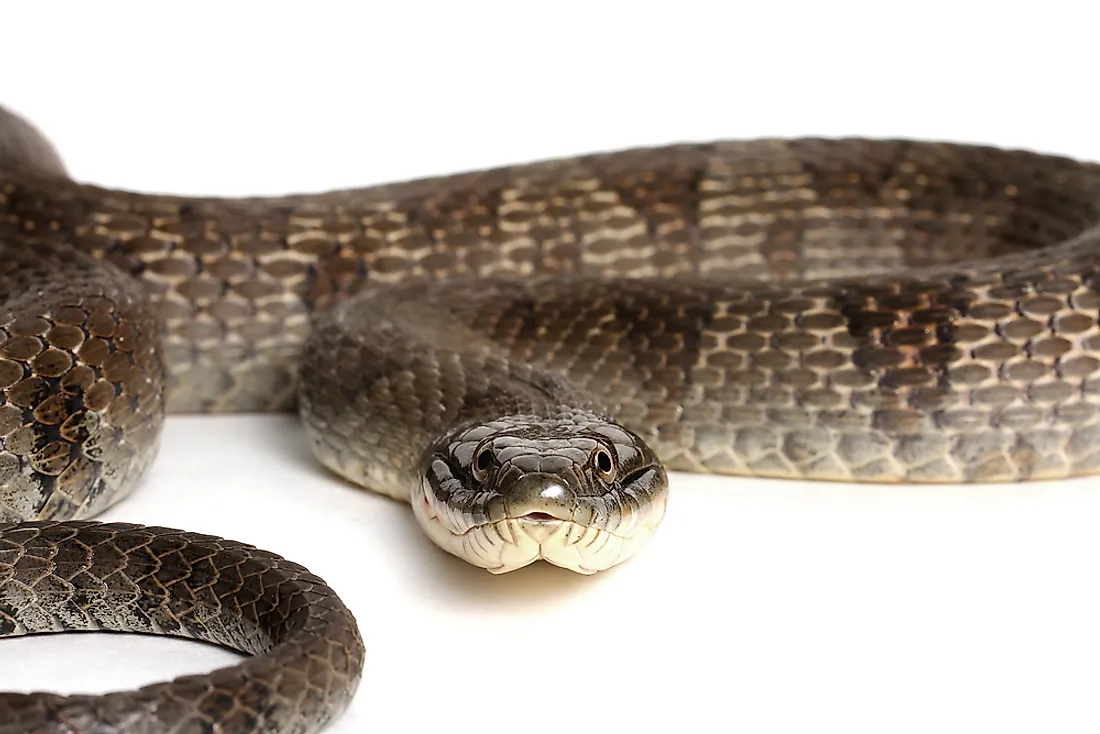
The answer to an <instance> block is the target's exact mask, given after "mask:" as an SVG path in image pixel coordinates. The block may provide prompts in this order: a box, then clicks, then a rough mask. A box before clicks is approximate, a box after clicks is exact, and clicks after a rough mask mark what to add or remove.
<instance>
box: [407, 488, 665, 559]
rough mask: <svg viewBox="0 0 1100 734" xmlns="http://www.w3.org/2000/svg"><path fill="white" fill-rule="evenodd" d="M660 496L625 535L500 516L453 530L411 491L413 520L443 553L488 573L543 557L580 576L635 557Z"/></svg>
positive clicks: (659, 509) (656, 517) (656, 520)
mask: <svg viewBox="0 0 1100 734" xmlns="http://www.w3.org/2000/svg"><path fill="white" fill-rule="evenodd" d="M666 499H667V497H666V496H662V497H661V499H660V501H659V502H658V503H657V506H655V507H654V508H653V509H652V510H651V511H650V512H649V513H647V516H646V518H645V520H644V521H642V520H641V519H639V521H637V522H635V523H633V524H632V525H631V526H629V530H630V534H629V535H619V534H616V533H612V532H609V531H607V530H599V529H597V528H593V527H589V526H585V525H580V524H578V523H575V522H571V521H567V520H549V521H537V520H528V519H511V518H509V519H505V520H501V521H499V522H495V523H486V524H485V525H479V526H477V527H474V528H471V529H469V530H467V531H465V532H456V531H455V530H454V529H453V527H454V524H453V523H448V522H447V520H446V519H445V517H444V516H445V515H446V514H447V510H446V509H445V508H438V507H434V506H433V503H431V502H430V501H429V500H428V499H427V498H426V496H425V493H424V491H423V490H422V489H417V490H414V491H413V496H412V507H413V514H415V515H416V519H417V522H419V523H420V527H422V528H423V529H424V532H425V533H427V535H428V537H429V538H431V539H432V542H433V543H435V544H436V545H438V546H439V547H440V548H442V549H443V550H445V551H447V552H448V553H450V554H452V555H455V556H458V557H459V558H461V559H462V560H464V561H466V562H467V563H470V564H472V565H474V566H477V567H479V568H484V569H486V570H488V571H489V572H490V573H496V574H501V573H508V572H509V571H515V570H516V569H518V568H523V567H524V566H529V565H531V564H532V563H534V562H535V561H539V560H543V561H547V562H549V563H552V564H554V565H555V566H561V567H562V568H567V569H569V570H570V571H575V572H577V573H581V574H586V575H588V574H594V573H597V572H599V571H604V570H606V569H608V568H611V567H612V566H615V565H617V564H619V563H622V562H623V561H625V560H627V559H628V558H631V557H632V556H634V555H636V554H637V553H638V552H639V551H641V550H642V548H643V547H644V546H645V545H646V543H648V542H649V540H650V538H652V537H653V533H654V532H655V531H656V530H657V526H658V525H659V524H660V522H661V519H662V518H663V517H664V514H665V502H666Z"/></svg>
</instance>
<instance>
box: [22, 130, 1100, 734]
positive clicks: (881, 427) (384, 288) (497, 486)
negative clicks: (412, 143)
mask: <svg viewBox="0 0 1100 734" xmlns="http://www.w3.org/2000/svg"><path fill="white" fill-rule="evenodd" d="M1098 222H1100V167H1098V166H1096V165H1094V164H1089V163H1084V162H1078V161H1074V160H1070V159H1066V158H1059V157H1053V156H1046V155H1040V154H1037V153H1033V152H1026V151H1009V150H1001V149H995V148H991V147H983V146H976V145H961V144H947V143H933V142H918V141H903V140H865V139H844V140H826V139H798V140H777V139H768V140H752V141H725V142H715V143H706V144H682V145H672V146H666V147H661V148H648V149H634V150H624V151H617V152H611V153H601V154H594V155H586V156H581V157H576V158H572V159H561V160H553V161H544V162H540V163H533V164H526V165H519V166H511V167H506V168H498V169H492V170H484V171H477V172H473V173H466V174H460V175H451V176H445V177H439V178H434V179H431V180H417V181H410V182H404V183H398V184H392V185H384V186H375V187H372V188H367V189H361V190H355V191H350V190H349V191H334V192H328V193H321V194H312V195H299V196H285V197H275V198H254V199H232V200H230V199H216V198H183V197H174V196H164V195H148V194H138V193H131V192H125V191H115V190H105V189H103V188H98V187H95V186H89V185H84V184H81V183H77V182H74V181H72V180H70V179H69V177H68V176H67V175H66V173H65V169H64V166H63V165H62V163H61V161H60V158H59V157H58V156H57V154H56V153H55V151H54V149H53V148H52V146H51V145H50V144H49V143H48V142H46V140H45V138H43V137H42V136H41V135H40V134H39V133H38V132H37V131H36V130H35V129H34V128H33V127H32V126H31V125H30V124H29V123H27V122H25V121H24V120H22V119H21V118H19V117H17V116H15V115H14V114H11V113H8V112H0V523H3V524H0V636H4V635H19V634H30V633H39V632H52V631H64V630H70V629H72V630H81V629H108V630H119V631H138V632H155V633H160V634H171V635H180V636H187V637H194V638H198V639H203V640H209V641H213V642H216V643H219V644H222V645H227V646H230V647H233V648H235V649H238V650H241V651H243V652H245V653H248V654H249V655H251V656H252V657H249V658H248V659H247V660H246V661H245V662H243V663H242V664H241V665H237V666H233V667H230V668H226V669H224V670H219V671H216V672H214V673H212V674H210V675H209V676H192V677H187V678H181V679H178V680H175V681H171V682H168V683H163V684H157V685H153V686H149V687H146V688H143V689H141V690H139V691H135V692H119V693H112V694H108V695H105V696H58V695H53V694H39V693H35V694H0V732H27V731H35V732H82V733H84V734H91V733H99V732H118V731H126V732H130V731H133V732H213V731H219V732H225V733H226V734H241V733H242V732H276V731H278V732H283V731H293V732H312V731H317V730H318V729H320V728H322V727H323V726H324V725H325V724H326V723H327V722H328V721H330V720H331V719H332V718H333V717H335V716H337V715H338V714H339V713H340V712H341V711H342V710H343V709H344V708H345V707H346V705H347V703H348V700H349V699H350V697H351V696H352V695H353V694H354V691H355V688H356V685H357V682H358V680H359V675H360V671H361V668H362V664H363V644H362V640H361V638H360V634H359V631H358V628H357V626H356V623H355V620H354V619H353V617H352V615H351V613H350V612H349V611H348V610H347V609H346V608H345V607H344V605H343V604H342V603H341V602H340V600H339V598H338V597H337V596H336V594H335V593H334V592H333V591H332V590H331V589H330V588H329V587H328V586H327V585H325V584H324V582H323V581H322V580H321V579H319V578H317V577H316V576H314V575H312V574H310V573H309V572H308V571H307V570H305V569H303V568H301V567H300V566H297V565H295V564H293V563H290V562H288V561H286V560H284V559H281V558H279V557H277V556H274V555H272V554H270V553H266V552H264V551H261V550H258V549H255V548H253V547H251V546H246V545H243V544H241V543H235V542H231V541H225V540H220V539H217V538H212V537H209V536H202V535H197V534H193V533H187V532H183V531H179V530H172V529H167V528H147V527H142V526H134V525H123V524H117V523H115V524H102V523H97V522H95V521H91V520H88V519H87V518H91V517H94V516H95V515H97V514H98V513H100V512H102V511H103V510H104V509H106V508H107V507H109V506H111V505H112V504H113V503H115V502H117V501H119V500H120V499H122V498H124V497H125V496H126V495H127V493H129V492H130V491H131V490H132V489H133V488H134V486H135V484H136V482H137V481H138V479H139V478H140V476H141V475H142V472H143V471H144V469H145V468H146V467H147V466H148V465H149V463H150V461H151V460H152V458H153V456H154V453H155V450H156V444H157V439H158V436H159V434H160V430H161V424H162V421H163V418H164V415H165V413H166V412H229V411H287V410H294V409H297V410H298V411H299V413H300V414H301V416H302V418H303V421H304V424H305V426H306V431H307V435H308V437H309V440H310V442H311V444H312V448H313V450H314V453H315V454H316V455H317V457H318V458H319V460H320V461H321V462H322V463H323V464H324V465H325V466H327V467H328V468H329V469H331V470H332V471H334V472H336V473H337V474H339V475H341V476H344V477H346V478H348V479H350V480H351V481H353V482H355V483H358V484H361V485H363V486H365V487H367V488H369V489H371V490H374V491H377V492H381V493H383V494H387V495H390V496H392V497H395V498H397V499H400V500H404V501H408V502H410V503H411V505H412V509H413V511H414V512H415V513H416V516H417V519H418V521H419V522H420V523H421V525H422V526H423V527H424V529H425V531H426V532H427V534H428V535H429V537H430V538H431V539H432V540H433V541H434V542H436V543H437V544H438V545H440V546H441V547H442V548H444V549H445V550H447V551H448V552H450V553H452V554H454V555H457V556H460V557H462V558H464V559H465V560H467V561H469V562H470V563H473V564H475V565H479V566H482V567H485V568H488V569H489V570H491V571H495V572H504V571H508V570H511V569H513V568H518V567H521V566H524V565H527V564H529V563H531V562H533V561H536V560H538V559H546V560H548V561H550V562H552V563H555V564H558V565H561V566H565V567H567V568H571V569H573V570H575V571H578V572H581V573H592V572H595V571H599V570H601V569H603V568H607V567H610V566H613V565H615V564H617V563H619V562H621V561H623V560H625V559H626V558H628V557H630V556H632V555H633V554H634V553H636V552H638V551H639V550H640V549H641V548H642V547H643V546H644V545H645V542H646V540H648V538H649V536H650V535H651V534H652V532H653V530H654V529H655V528H656V526H657V524H658V523H659V522H660V520H661V517H662V516H663V513H664V508H665V503H666V501H667V496H668V491H667V485H668V479H667V475H666V470H683V471H692V472H712V473H722V474H731V475H754V476H765V477H790V478H805V479H815V480H843V481H860V482H879V483H888V482H992V481H1019V480H1028V479H1040V478H1058V477H1067V476H1071V475H1080V474H1088V473H1092V472H1095V471H1096V470H1097V469H1098V468H1100V324H1098V317H1100V275H1098V273H1100V229H1098V228H1097V223H1098Z"/></svg>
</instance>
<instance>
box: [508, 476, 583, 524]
mask: <svg viewBox="0 0 1100 734" xmlns="http://www.w3.org/2000/svg"><path fill="white" fill-rule="evenodd" d="M500 492H501V495H502V496H503V497H504V512H505V514H506V515H507V516H508V517H510V518H513V519H516V520H532V521H536V522H551V521H553V520H571V519H573V509H574V507H576V504H577V495H576V493H575V492H574V491H573V490H572V489H570V488H569V486H568V482H567V481H565V480H564V479H563V478H562V477H560V476H557V475H556V474H548V473H544V472H536V473H531V474H523V475H521V476H520V477H519V478H518V479H516V480H515V481H514V482H512V483H511V484H510V485H508V486H502V487H501V488H500Z"/></svg>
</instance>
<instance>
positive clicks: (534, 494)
mask: <svg viewBox="0 0 1100 734" xmlns="http://www.w3.org/2000/svg"><path fill="white" fill-rule="evenodd" d="M421 476H422V477H423V479H422V481H421V484H420V487H419V490H417V491H414V492H413V496H412V506H413V510H414V513H415V514H416V518H417V521H418V522H419V523H420V525H421V527H422V528H424V531H425V532H426V533H427V534H428V536H429V537H430V538H431V539H432V540H433V541H434V542H435V543H436V545H438V546H440V547H441V548H443V549H444V550H445V551H447V552H448V553H452V554H453V555H456V556H458V557H459V558H462V559H463V560H465V561H467V562H469V563H471V564H473V565H475V566H479V567H481V568H486V569H488V570H489V571H491V572H493V573H506V572H508V571H514V570H515V569H517V568H522V567H524V566H527V565H529V564H531V563H534V562H535V561H537V560H540V559H542V560H546V561H549V562H550V563H552V564H554V565H555V566H561V567H563V568H567V569H570V570H572V571H576V572H577V573H582V574H592V573H596V572H597V571H602V570H605V569H607V568H610V567H612V566H614V565H616V564H619V563H622V562H623V561H625V560H626V559H628V558H630V557H632V556H634V555H635V554H636V553H638V552H639V551H640V550H641V549H642V548H643V547H644V546H645V544H646V543H648V542H649V540H650V538H651V537H652V536H653V533H654V532H655V531H656V529H657V526H658V525H659V524H660V522H661V520H662V519H663V518H664V515H665V506H666V503H667V501H668V475H667V474H666V473H665V469H664V467H663V466H662V465H661V463H660V461H659V460H658V459H657V456H656V454H655V453H654V452H653V451H652V449H650V448H649V446H648V445H647V444H646V443H645V442H644V441H643V440H642V439H641V438H639V437H638V436H637V435H636V434H634V433H632V432H631V431H628V430H627V429H625V428H623V427H622V426H619V425H618V424H616V423H613V422H611V421H608V420H605V419H603V418H600V417H599V416H597V415H594V414H592V413H588V412H585V411H576V412H570V413H567V414H562V415H557V416H554V417H550V418H547V417H542V416H533V415H512V416H506V417H504V418H501V419H499V420H493V421H488V422H483V423H475V424H473V425H469V426H465V427H463V428H460V429H457V430H455V431H453V432H452V433H449V434H447V435H445V436H443V437H441V438H440V439H439V440H437V441H435V442H434V443H433V444H432V445H431V446H430V447H429V448H428V449H427V450H426V451H425V453H424V456H423V465H422V471H421Z"/></svg>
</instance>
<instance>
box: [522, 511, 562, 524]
mask: <svg viewBox="0 0 1100 734" xmlns="http://www.w3.org/2000/svg"><path fill="white" fill-rule="evenodd" d="M516 519H517V520H529V521H531V522H554V521H557V522H562V521H563V520H564V519H565V518H561V517H554V516H553V515H551V514H550V513H549V512H528V513H527V514H526V515H520V516H519V517H517V518H516Z"/></svg>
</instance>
